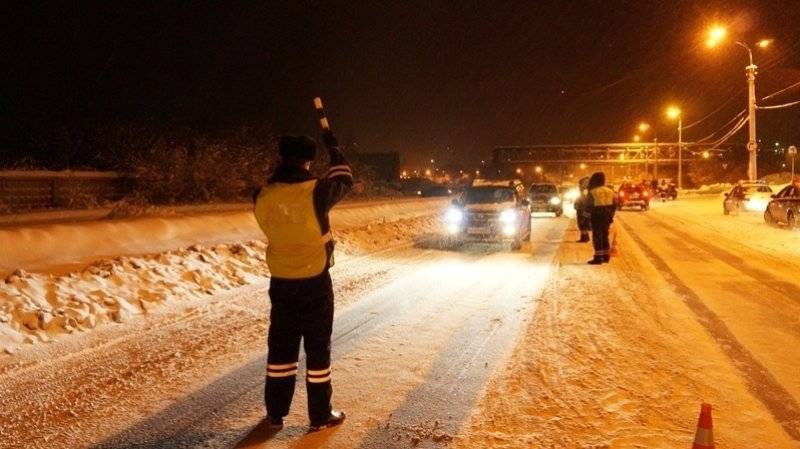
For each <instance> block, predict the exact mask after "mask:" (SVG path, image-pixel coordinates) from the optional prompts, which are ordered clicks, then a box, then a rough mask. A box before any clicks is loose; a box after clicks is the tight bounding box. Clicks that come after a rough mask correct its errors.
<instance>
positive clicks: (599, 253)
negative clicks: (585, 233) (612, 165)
mask: <svg viewBox="0 0 800 449" xmlns="http://www.w3.org/2000/svg"><path fill="white" fill-rule="evenodd" d="M605 184H606V175H605V174H604V173H603V172H597V173H595V174H593V175H592V177H591V178H589V185H588V186H587V188H588V189H589V195H588V197H587V201H586V208H587V210H588V211H589V215H590V221H591V225H592V245H593V246H594V257H593V258H592V260H590V261H589V263H590V264H591V265H599V264H601V263H606V262H608V261H609V260H610V259H611V254H610V253H611V244H610V242H609V240H608V229H609V227H611V223H612V222H613V221H614V212H615V211H616V204H615V200H614V191H613V190H611V189H610V188H608V187H606V185H605Z"/></svg>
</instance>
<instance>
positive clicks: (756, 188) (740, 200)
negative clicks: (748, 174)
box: [722, 182, 772, 215]
mask: <svg viewBox="0 0 800 449" xmlns="http://www.w3.org/2000/svg"><path fill="white" fill-rule="evenodd" d="M771 197H772V189H771V188H770V187H769V186H768V185H766V184H764V183H761V182H743V183H739V184H737V185H735V186H733V188H732V189H731V191H730V192H728V193H726V194H725V199H724V200H723V201H722V212H723V213H724V214H725V215H730V213H731V212H739V211H741V210H746V211H750V212H764V210H766V208H767V204H768V203H769V201H770V199H771Z"/></svg>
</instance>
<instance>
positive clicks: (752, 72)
mask: <svg viewBox="0 0 800 449" xmlns="http://www.w3.org/2000/svg"><path fill="white" fill-rule="evenodd" d="M747 51H748V52H750V49H749V48H748V49H747ZM756 68H757V67H756V65H755V64H753V54H752V52H750V65H748V66H747V67H746V68H745V71H746V73H747V123H748V125H749V128H750V129H749V134H748V139H747V151H748V152H749V153H750V162H749V164H748V165H747V177H748V179H749V180H750V181H755V180H756V179H758V167H757V165H756V164H757V160H758V159H757V157H756V156H757V154H758V141H757V140H756Z"/></svg>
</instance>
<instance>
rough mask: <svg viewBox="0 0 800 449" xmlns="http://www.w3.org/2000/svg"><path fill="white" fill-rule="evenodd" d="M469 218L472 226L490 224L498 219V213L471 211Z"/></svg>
mask: <svg viewBox="0 0 800 449" xmlns="http://www.w3.org/2000/svg"><path fill="white" fill-rule="evenodd" d="M467 218H468V222H469V225H470V226H476V227H480V226H489V225H490V224H492V222H494V221H496V220H497V214H496V213H493V212H470V213H469V214H468V215H467Z"/></svg>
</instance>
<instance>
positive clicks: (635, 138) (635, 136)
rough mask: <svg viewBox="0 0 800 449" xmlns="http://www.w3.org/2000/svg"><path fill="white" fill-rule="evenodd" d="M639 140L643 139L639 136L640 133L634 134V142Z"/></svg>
mask: <svg viewBox="0 0 800 449" xmlns="http://www.w3.org/2000/svg"><path fill="white" fill-rule="evenodd" d="M639 140H641V139H640V138H639V135H638V134H634V135H633V141H634V142H638V141H639Z"/></svg>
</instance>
